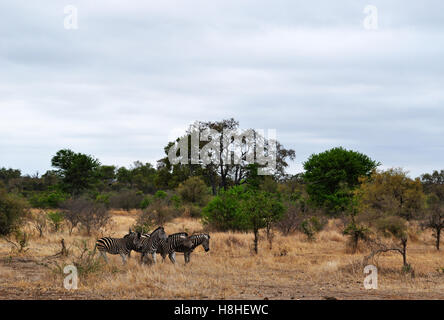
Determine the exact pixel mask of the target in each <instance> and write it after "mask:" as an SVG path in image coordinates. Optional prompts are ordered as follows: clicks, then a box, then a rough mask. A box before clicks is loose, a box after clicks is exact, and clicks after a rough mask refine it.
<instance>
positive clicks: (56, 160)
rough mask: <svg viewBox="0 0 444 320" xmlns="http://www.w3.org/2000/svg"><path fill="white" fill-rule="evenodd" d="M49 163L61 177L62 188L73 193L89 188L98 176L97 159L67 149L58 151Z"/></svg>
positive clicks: (98, 164) (98, 165) (98, 163)
mask: <svg viewBox="0 0 444 320" xmlns="http://www.w3.org/2000/svg"><path fill="white" fill-rule="evenodd" d="M51 164H52V166H53V167H55V168H57V169H58V171H57V172H58V174H59V175H60V177H61V178H62V185H61V187H62V189H63V190H64V191H66V192H69V193H71V194H73V195H77V194H80V193H82V192H84V191H85V190H88V189H91V188H92V187H93V186H94V184H95V183H97V181H98V179H99V177H100V175H99V168H100V162H99V160H97V159H95V158H93V157H92V156H89V155H86V154H82V153H75V152H74V151H72V150H69V149H63V150H60V151H58V152H57V154H56V155H55V156H54V157H53V158H52V160H51Z"/></svg>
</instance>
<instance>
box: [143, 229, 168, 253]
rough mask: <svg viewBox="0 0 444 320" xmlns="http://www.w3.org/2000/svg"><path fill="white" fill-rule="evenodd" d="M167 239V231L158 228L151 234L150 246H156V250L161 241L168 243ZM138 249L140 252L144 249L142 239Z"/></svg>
mask: <svg viewBox="0 0 444 320" xmlns="http://www.w3.org/2000/svg"><path fill="white" fill-rule="evenodd" d="M167 239H168V236H167V234H166V232H165V230H164V229H163V227H158V228H157V229H156V230H154V231H153V232H151V234H150V235H149V243H150V245H151V244H154V245H155V247H156V248H157V246H158V244H159V242H160V241H161V240H163V241H167ZM137 249H138V250H142V249H144V243H143V241H140V239H139V241H138V243H137Z"/></svg>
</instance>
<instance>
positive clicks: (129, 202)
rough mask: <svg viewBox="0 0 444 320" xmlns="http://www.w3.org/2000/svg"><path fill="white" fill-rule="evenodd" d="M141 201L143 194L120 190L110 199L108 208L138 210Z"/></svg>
mask: <svg viewBox="0 0 444 320" xmlns="http://www.w3.org/2000/svg"><path fill="white" fill-rule="evenodd" d="M142 200H143V194H141V193H140V192H138V191H135V190H122V191H120V192H118V193H116V194H113V195H112V196H111V197H110V200H109V202H110V206H111V208H114V209H124V210H127V211H129V210H131V209H138V208H139V207H140V203H141V202H142Z"/></svg>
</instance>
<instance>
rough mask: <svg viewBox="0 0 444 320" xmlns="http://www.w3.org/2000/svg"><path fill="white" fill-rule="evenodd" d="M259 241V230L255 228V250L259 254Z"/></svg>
mask: <svg viewBox="0 0 444 320" xmlns="http://www.w3.org/2000/svg"><path fill="white" fill-rule="evenodd" d="M258 241H259V230H258V229H256V228H255V229H254V252H255V253H256V254H257V243H258Z"/></svg>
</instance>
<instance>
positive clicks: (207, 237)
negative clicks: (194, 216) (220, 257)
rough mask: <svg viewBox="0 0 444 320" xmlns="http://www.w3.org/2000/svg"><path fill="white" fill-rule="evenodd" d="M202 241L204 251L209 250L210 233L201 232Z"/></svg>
mask: <svg viewBox="0 0 444 320" xmlns="http://www.w3.org/2000/svg"><path fill="white" fill-rule="evenodd" d="M202 236H203V241H202V246H203V247H204V249H205V252H208V251H210V235H209V234H203V235H202Z"/></svg>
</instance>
